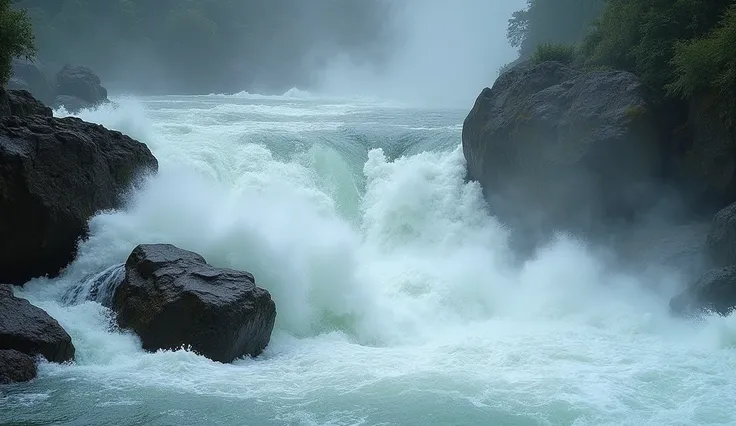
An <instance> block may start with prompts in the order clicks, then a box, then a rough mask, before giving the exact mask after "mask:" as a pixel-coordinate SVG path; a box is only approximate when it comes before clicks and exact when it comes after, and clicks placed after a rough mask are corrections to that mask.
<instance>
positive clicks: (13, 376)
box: [0, 349, 37, 385]
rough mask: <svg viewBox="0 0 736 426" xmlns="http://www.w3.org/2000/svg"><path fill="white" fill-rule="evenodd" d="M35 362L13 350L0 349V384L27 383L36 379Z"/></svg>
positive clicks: (31, 358)
mask: <svg viewBox="0 0 736 426" xmlns="http://www.w3.org/2000/svg"><path fill="white" fill-rule="evenodd" d="M36 374H37V367H36V360H35V359H33V357H31V356H28V355H26V354H24V353H22V352H18V351H16V350H14V349H0V384H2V385H6V384H9V383H20V382H27V381H29V380H33V379H34V378H36Z"/></svg>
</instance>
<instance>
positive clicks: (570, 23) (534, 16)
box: [506, 0, 606, 59]
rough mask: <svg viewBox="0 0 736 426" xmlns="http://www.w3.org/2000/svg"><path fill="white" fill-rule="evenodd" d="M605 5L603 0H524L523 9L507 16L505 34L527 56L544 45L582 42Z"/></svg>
mask: <svg viewBox="0 0 736 426" xmlns="http://www.w3.org/2000/svg"><path fill="white" fill-rule="evenodd" d="M605 5H606V3H605V1H604V0H527V7H526V9H523V10H519V11H517V12H514V14H513V15H512V16H511V19H509V23H508V29H507V32H506V36H507V38H508V40H509V43H511V45H512V46H514V47H516V48H518V49H519V54H520V56H521V57H522V58H523V59H527V58H529V57H531V56H532V54H533V53H534V52H535V50H536V49H537V47H538V46H541V45H544V44H549V43H554V44H557V43H560V44H563V45H568V44H572V43H578V42H580V41H582V40H583V38H585V36H586V35H587V34H588V32H589V30H590V24H591V23H592V22H593V21H594V20H595V19H596V18H597V17H598V16H599V15H600V14H601V13H602V12H603V9H604V8H605Z"/></svg>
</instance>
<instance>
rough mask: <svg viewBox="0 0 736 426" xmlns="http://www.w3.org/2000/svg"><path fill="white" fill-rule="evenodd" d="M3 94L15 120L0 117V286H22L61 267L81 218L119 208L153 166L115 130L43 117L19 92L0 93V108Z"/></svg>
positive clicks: (81, 229) (145, 152)
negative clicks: (137, 179) (132, 185)
mask: <svg viewBox="0 0 736 426" xmlns="http://www.w3.org/2000/svg"><path fill="white" fill-rule="evenodd" d="M3 95H5V96H4V97H5V99H8V98H11V99H15V101H13V102H15V103H13V102H10V105H11V106H10V107H9V108H8V109H10V110H12V111H15V112H16V113H20V114H21V115H11V116H6V117H0V283H10V284H23V283H25V282H26V281H28V280H29V279H31V278H34V277H39V276H43V275H46V274H49V275H52V276H53V275H55V274H57V273H58V272H59V271H60V269H62V268H63V267H64V266H66V265H67V264H68V263H69V262H70V261H71V260H72V259H73V258H74V255H75V251H76V244H77V241H78V240H79V239H80V238H82V237H84V236H85V235H86V232H87V222H88V220H89V219H90V218H91V217H92V216H93V215H94V214H95V213H97V212H99V211H101V210H105V209H114V208H118V207H120V205H121V195H122V193H123V192H124V191H125V190H126V189H128V188H129V186H130V185H131V184H132V183H134V180H135V179H136V178H137V177H138V176H140V175H141V174H142V173H144V172H147V171H156V170H157V169H158V162H157V161H156V158H155V157H154V156H153V154H151V151H150V150H149V149H148V147H147V146H146V145H144V144H143V143H140V142H138V141H135V140H133V139H131V138H129V137H128V136H125V135H123V134H122V133H120V132H116V131H112V130H108V129H106V128H104V127H103V126H100V125H97V124H92V123H87V122H84V121H82V120H79V119H77V118H61V119H60V118H54V117H51V116H50V114H49V110H48V108H44V107H42V106H39V105H38V104H37V103H35V101H34V100H33V98H30V99H28V95H27V94H25V93H22V92H21V93H13V92H10V96H8V95H7V93H5V91H4V90H3V89H2V88H0V103H2V99H3ZM23 99H26V100H27V101H28V102H25V101H23V102H21V100H23ZM1 110H2V106H0V111H1ZM11 114H12V112H11ZM26 114H30V115H26Z"/></svg>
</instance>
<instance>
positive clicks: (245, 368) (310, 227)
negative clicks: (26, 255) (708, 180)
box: [0, 91, 736, 425]
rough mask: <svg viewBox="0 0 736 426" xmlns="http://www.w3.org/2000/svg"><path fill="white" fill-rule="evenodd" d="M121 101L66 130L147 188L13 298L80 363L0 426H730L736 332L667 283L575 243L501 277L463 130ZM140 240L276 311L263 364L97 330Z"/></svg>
mask: <svg viewBox="0 0 736 426" xmlns="http://www.w3.org/2000/svg"><path fill="white" fill-rule="evenodd" d="M119 104H120V106H119V107H118V108H113V107H107V106H106V107H103V108H100V109H99V110H97V111H92V112H84V113H82V114H81V116H82V118H84V119H86V120H89V121H94V122H99V123H101V124H104V125H106V126H108V127H111V128H114V129H117V130H121V131H123V132H126V133H128V134H130V135H131V136H133V137H135V138H137V139H139V140H141V141H144V142H146V143H147V144H148V145H149V147H150V148H151V149H152V151H153V152H154V154H155V155H156V156H157V158H158V159H159V161H160V164H161V167H160V173H159V174H158V175H157V176H155V177H152V178H150V179H149V180H148V181H147V182H146V183H145V185H143V187H142V188H141V189H140V190H138V191H136V192H131V193H130V194H127V203H126V206H125V208H124V209H122V210H120V211H115V212H105V213H101V214H100V215H98V216H96V217H95V218H93V219H92V220H91V222H90V231H91V232H90V237H89V238H88V239H87V240H86V241H84V242H83V243H81V245H80V248H79V254H78V257H77V259H76V260H75V261H74V263H73V264H71V265H70V266H69V267H68V268H67V270H66V271H65V272H64V274H63V275H62V276H61V277H59V278H57V279H54V280H48V279H37V280H34V281H32V282H30V283H28V284H27V285H26V286H25V287H24V288H23V289H19V290H18V291H17V294H19V295H20V296H22V297H26V298H28V299H29V300H31V302H32V303H35V304H37V305H38V306H40V307H42V308H44V309H46V310H47V311H48V312H49V313H50V314H51V315H52V316H53V317H55V318H56V319H57V320H58V321H59V322H60V323H61V324H62V326H64V327H65V328H66V329H67V331H68V332H69V333H70V334H71V335H72V337H73V339H74V344H75V346H76V348H77V359H76V363H75V364H74V365H64V366H59V365H54V364H43V365H42V366H41V367H40V375H39V378H38V379H37V380H36V381H34V382H31V383H29V384H21V385H13V386H10V387H7V388H3V390H2V392H3V393H2V395H1V396H0V423H24V424H42V423H43V424H116V425H127V424H130V425H132V424H155V425H170V424H228V425H229V424H233V425H242V424H248V425H269V424H295V425H306V424H331V425H338V424H339V425H348V424H350V425H353V424H356V425H357V424H365V425H389V424H401V425H427V424H484V425H485V424H494V425H538V424H541V425H573V424H574V425H587V424H590V425H614V424H616V425H620V424H627V425H648V424H657V425H680V424H682V425H684V424H688V425H690V424H724V425H725V424H736V414H735V413H734V411H733V401H734V400H736V386H734V385H736V317H735V316H733V315H732V316H730V317H725V318H724V317H717V316H711V317H705V318H703V319H702V321H698V322H691V321H685V320H680V319H675V318H672V317H671V316H670V315H669V314H668V312H667V300H668V297H669V296H670V295H671V294H672V292H673V291H674V290H672V289H673V287H675V286H676V285H677V284H679V283H678V280H679V276H678V274H677V271H670V270H667V269H666V268H662V269H659V270H658V272H657V273H656V274H649V275H647V276H639V275H635V274H632V273H628V272H625V271H622V270H620V269H617V268H615V267H613V266H612V265H611V264H610V263H608V262H607V261H605V260H604V258H603V257H600V256H597V255H596V254H595V252H594V251H593V250H591V249H590V248H588V247H586V246H585V245H584V244H582V243H580V242H578V241H575V240H574V239H570V238H561V239H560V240H559V241H557V242H555V243H554V244H552V245H550V246H549V247H546V248H544V249H543V250H541V251H540V252H539V253H538V254H537V255H536V256H535V257H534V258H532V259H530V260H528V261H525V262H522V263H519V262H517V261H516V260H515V259H514V257H513V253H511V251H510V249H509V248H508V244H507V237H508V235H507V231H506V230H505V229H504V228H503V227H502V226H501V225H500V224H498V223H497V222H496V221H495V220H494V219H493V218H492V217H491V216H489V214H488V213H487V209H485V206H484V201H483V199H482V195H481V191H480V188H479V186H478V185H477V184H475V183H467V182H465V179H464V178H465V163H464V159H463V156H462V152H461V150H460V148H459V143H460V124H461V123H462V120H463V118H464V115H465V113H466V112H467V111H466V110H463V109H458V110H455V109H446V110H440V109H436V108H434V109H428V108H415V107H410V106H405V105H397V104H390V103H382V102H378V101H366V100H355V99H333V98H319V97H315V96H311V95H309V94H308V93H304V92H298V91H292V92H290V93H287V94H285V95H284V96H281V97H263V96H251V95H248V94H247V93H242V94H239V95H235V96H214V95H213V96H200V97H163V98H146V99H141V100H131V99H121V100H119ZM56 114H57V115H63V114H65V113H64V112H63V111H57V112H56ZM156 242H161V243H171V244H175V245H178V246H179V247H182V248H185V249H188V250H192V251H195V252H197V253H200V254H201V255H203V256H204V257H205V258H206V259H207V260H208V262H209V263H211V264H213V265H216V266H227V267H232V268H237V269H243V270H247V271H250V272H252V273H253V274H254V275H255V277H256V280H257V282H258V284H259V285H260V286H262V287H264V288H267V289H268V290H269V291H270V292H271V294H272V295H273V297H274V300H275V301H276V304H277V309H278V318H277V323H276V329H275V331H274V335H273V338H272V341H271V344H270V346H269V347H268V348H267V350H266V352H265V353H264V354H263V355H262V356H261V357H259V358H257V359H245V360H240V361H237V362H235V363H234V364H232V365H223V364H218V363H215V362H212V361H209V360H207V359H205V358H203V357H200V356H197V355H195V354H193V353H191V352H187V351H183V350H182V351H175V352H172V351H161V352H158V353H145V352H144V351H142V350H141V348H140V343H139V341H138V340H137V338H136V337H135V336H134V335H132V334H130V333H127V332H121V331H120V330H116V329H115V328H114V327H113V326H112V324H113V322H112V321H111V314H110V311H109V310H108V309H107V308H106V307H105V306H104V305H106V304H109V301H110V297H111V294H112V291H114V288H115V286H116V285H117V284H118V283H119V282H120V280H121V279H122V273H123V269H122V266H121V264H122V263H123V262H125V259H126V257H127V255H128V254H129V253H130V251H131V250H132V249H133V247H134V246H135V245H137V244H140V243H156ZM667 289H669V290H667Z"/></svg>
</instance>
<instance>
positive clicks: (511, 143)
mask: <svg viewBox="0 0 736 426" xmlns="http://www.w3.org/2000/svg"><path fill="white" fill-rule="evenodd" d="M462 142H463V152H464V153H465V158H466V159H467V167H468V177H469V178H470V179H472V180H477V181H479V182H480V183H481V184H482V186H483V190H484V194H485V196H486V198H487V200H488V202H489V205H490V207H491V209H492V210H493V212H494V213H495V214H496V215H498V216H499V217H500V218H501V219H502V220H504V221H505V222H508V223H510V224H512V225H513V226H515V227H517V228H525V229H526V230H527V231H528V232H530V233H532V234H535V235H537V237H541V235H544V234H547V233H548V232H550V231H552V230H566V231H575V232H584V233H591V232H595V231H596V230H597V228H599V227H600V226H601V225H602V224H605V223H608V222H612V221H617V220H622V219H623V220H625V219H626V218H629V217H631V216H632V215H635V214H636V213H637V211H638V210H639V209H640V208H641V206H642V205H644V204H646V203H647V202H649V199H648V197H649V191H650V190H651V188H650V185H651V183H652V182H654V181H656V180H657V179H659V178H660V176H661V175H662V161H661V156H660V144H659V139H658V133H657V128H656V125H655V121H654V118H653V116H652V114H651V108H650V102H649V99H648V95H647V93H646V91H645V89H644V87H643V86H642V84H641V83H640V81H639V80H638V79H637V78H636V76H634V75H632V74H630V73H627V72H620V71H609V72H592V73H581V72H580V71H578V70H575V69H573V68H570V67H568V66H566V65H563V64H561V63H558V62H545V63H542V64H539V65H530V64H528V63H527V64H521V65H519V66H517V67H514V68H512V69H511V70H509V71H508V72H506V73H504V74H503V75H501V76H500V77H499V78H498V80H497V81H496V83H495V84H494V85H493V87H492V88H486V89H484V90H483V91H482V93H481V94H480V96H478V99H477V100H476V102H475V105H474V106H473V109H472V110H471V112H470V114H469V115H468V117H467V118H466V119H465V122H464V125H463V135H462ZM538 234H541V235H538Z"/></svg>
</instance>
